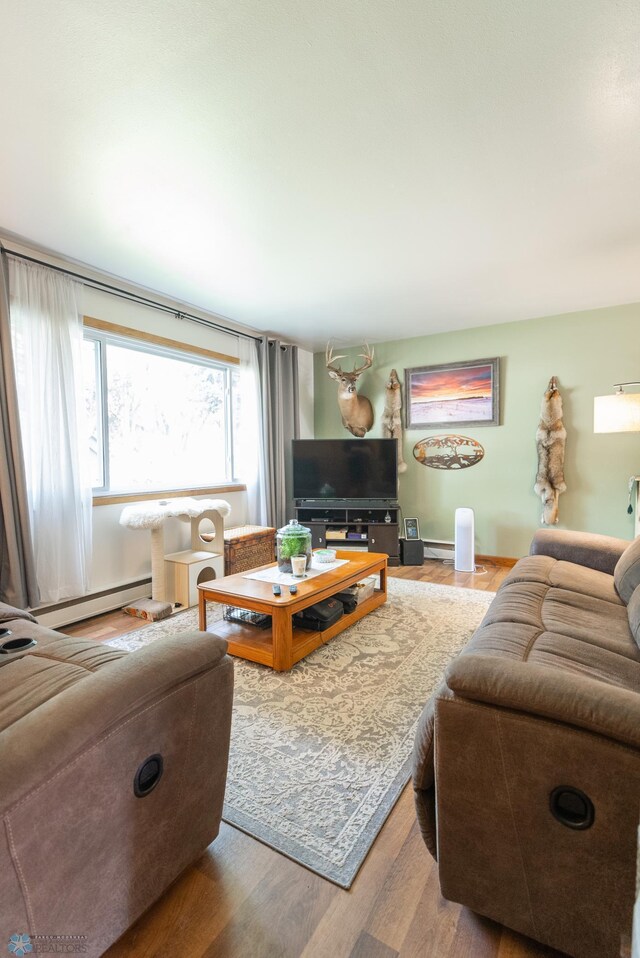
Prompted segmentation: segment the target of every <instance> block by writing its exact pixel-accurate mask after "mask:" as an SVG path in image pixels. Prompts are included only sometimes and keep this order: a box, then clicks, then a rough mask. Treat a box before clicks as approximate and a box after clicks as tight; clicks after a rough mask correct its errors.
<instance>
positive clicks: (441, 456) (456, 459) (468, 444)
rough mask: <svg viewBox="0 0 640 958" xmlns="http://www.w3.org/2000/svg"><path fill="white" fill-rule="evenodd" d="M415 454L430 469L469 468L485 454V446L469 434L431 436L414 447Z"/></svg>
mask: <svg viewBox="0 0 640 958" xmlns="http://www.w3.org/2000/svg"><path fill="white" fill-rule="evenodd" d="M413 455H414V456H415V458H416V459H417V460H418V462H421V463H422V465H423V466H429V468H430V469H468V468H469V466H475V465H476V463H478V462H480V460H481V459H482V457H483V456H484V448H483V447H482V446H481V445H480V443H479V442H477V441H476V440H475V439H469V437H468V436H429V437H428V439H420V441H419V442H417V443H416V444H415V446H414V447H413Z"/></svg>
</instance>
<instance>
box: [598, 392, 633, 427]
mask: <svg viewBox="0 0 640 958" xmlns="http://www.w3.org/2000/svg"><path fill="white" fill-rule="evenodd" d="M624 386H640V382H632V383H614V388H615V390H616V391H615V393H614V394H613V396H596V397H595V398H594V400H593V431H594V432H640V393H626V392H625V391H624V389H623V387H624Z"/></svg>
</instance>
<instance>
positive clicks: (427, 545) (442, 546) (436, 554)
mask: <svg viewBox="0 0 640 958" xmlns="http://www.w3.org/2000/svg"><path fill="white" fill-rule="evenodd" d="M423 542H424V557H425V559H453V556H454V551H455V550H454V542H453V539H451V540H449V539H424V540H423Z"/></svg>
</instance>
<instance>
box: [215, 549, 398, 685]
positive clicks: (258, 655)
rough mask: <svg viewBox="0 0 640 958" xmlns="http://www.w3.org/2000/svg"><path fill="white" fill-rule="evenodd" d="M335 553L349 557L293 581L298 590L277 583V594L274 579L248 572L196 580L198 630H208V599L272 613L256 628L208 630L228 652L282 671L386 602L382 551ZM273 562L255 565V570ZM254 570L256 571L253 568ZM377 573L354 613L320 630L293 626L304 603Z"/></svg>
mask: <svg viewBox="0 0 640 958" xmlns="http://www.w3.org/2000/svg"><path fill="white" fill-rule="evenodd" d="M336 558H338V559H347V560H348V561H347V562H346V563H345V564H344V565H341V566H338V567H337V568H336V569H328V570H327V571H326V572H323V573H322V574H321V575H317V576H314V577H313V578H311V579H300V580H298V583H297V585H298V592H297V594H296V595H291V594H290V592H289V589H288V587H287V586H284V585H283V586H282V595H281V596H275V595H274V594H273V583H271V582H262V581H260V580H259V579H247V578H246V575H247V573H246V572H245V573H239V574H238V575H228V576H225V577H224V578H222V579H214V580H212V581H211V582H202V583H200V584H199V585H198V590H199V603H198V607H199V611H200V630H201V631H202V632H205V631H206V629H207V602H222V603H223V604H224V605H233V606H236V608H239V609H247V610H249V611H251V612H262V613H265V614H266V615H270V616H271V626H270V627H269V628H264V629H260V628H258V627H256V626H253V625H245V624H244V623H237V622H227V621H226V620H225V621H222V622H216V623H215V626H214V627H213V629H212V631H215V633H216V635H220V636H221V637H222V638H224V639H226V640H227V642H228V643H229V652H230V654H231V655H237V656H238V657H239V658H242V659H249V661H250V662H259V663H260V664H261V665H268V666H270V667H271V668H272V669H275V670H276V671H278V672H286V671H287V670H288V669H290V668H291V666H292V665H294V664H295V663H296V662H299V661H300V659H303V658H304V657H305V656H307V655H309V653H310V652H313V650H314V649H317V648H318V646H320V645H323V644H324V643H325V642H328V641H329V640H330V639H332V638H333V637H334V635H338V634H339V633H340V632H342V631H343V630H344V629H346V628H348V626H350V625H353V623H354V622H357V621H358V619H361V618H362V617H363V616H365V615H366V614H367V613H368V612H372V611H373V609H377V608H378V606H380V605H382V604H383V603H384V602H386V601H387V556H386V555H384V554H382V553H378V552H353V551H349V550H342V551H339V552H338V554H337V556H336ZM270 567H275V562H273V563H270V565H264V566H260V567H259V568H260V569H268V568H270ZM253 571H255V570H253ZM376 574H378V575H379V576H380V588H379V589H376V590H375V591H374V593H373V595H372V596H370V597H369V598H368V599H364V600H363V601H362V602H361V603H360V604H359V605H358V607H357V608H356V609H355V611H354V612H350V613H345V615H343V616H342V618H341V619H339V620H338V621H337V622H335V623H334V624H333V625H331V626H329V628H328V629H325V631H324V632H313V631H311V630H310V629H301V628H299V627H298V626H297V625H294V623H293V621H292V616H293V615H294V613H296V612H300V611H301V610H302V609H306V608H307V606H309V605H313V604H314V603H315V602H319V601H320V600H321V599H328V598H329V597H330V596H332V595H335V593H336V592H341V591H342V590H343V589H346V588H347V587H348V586H350V585H355V583H356V582H359V581H360V579H364V578H366V577H367V576H369V575H376Z"/></svg>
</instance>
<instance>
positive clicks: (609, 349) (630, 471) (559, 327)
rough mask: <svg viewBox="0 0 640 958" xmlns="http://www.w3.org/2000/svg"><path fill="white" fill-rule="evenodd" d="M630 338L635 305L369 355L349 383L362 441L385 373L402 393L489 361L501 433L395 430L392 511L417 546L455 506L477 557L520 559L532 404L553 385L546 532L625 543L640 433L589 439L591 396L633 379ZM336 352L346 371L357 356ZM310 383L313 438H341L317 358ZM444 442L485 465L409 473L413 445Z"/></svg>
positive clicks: (639, 314)
mask: <svg viewBox="0 0 640 958" xmlns="http://www.w3.org/2000/svg"><path fill="white" fill-rule="evenodd" d="M639 334H640V304H633V305H629V306H616V307H610V308H607V309H598V310H591V311H588V312H581V313H570V314H567V315H563V316H548V317H545V318H543V319H532V320H528V321H526V322H517V323H507V324H502V325H499V326H484V327H481V328H479V329H470V330H463V331H460V332H452V333H442V334H438V335H434V336H422V337H417V338H414V339H404V340H397V341H393V340H390V341H389V342H385V343H380V344H378V345H376V347H375V361H374V368H373V369H371V370H369V371H368V372H366V373H364V374H363V375H362V376H361V377H360V381H359V384H360V389H359V391H361V392H362V393H363V394H364V395H366V396H368V397H369V398H370V399H371V402H372V404H373V407H374V411H375V422H374V426H373V429H372V431H371V432H370V433H369V436H370V437H371V438H374V437H376V436H381V435H382V430H381V422H380V420H381V417H382V410H383V406H384V382H385V379H386V377H387V376H388V374H389V371H390V370H391V369H392V368H394V367H395V368H396V369H397V371H398V376H399V377H400V379H401V381H403V382H404V370H405V368H411V367H414V366H428V365H431V364H436V363H445V362H456V361H460V360H468V359H483V358H486V357H491V356H499V357H500V393H501V397H500V406H501V412H500V423H501V425H500V426H475V427H469V428H460V429H457V430H456V429H450V430H445V429H425V428H419V429H411V430H406V431H405V436H404V457H405V459H406V461H407V463H408V466H409V468H408V470H407V472H406V473H405V474H404V475H403V476H401V477H400V504H401V506H402V509H403V512H404V515H405V516H418V518H419V520H420V532H421V534H422V537H423V538H424V539H426V538H434V539H452V538H453V525H454V512H455V509H456V507H458V506H470V507H471V508H472V509H474V510H475V522H476V549H477V551H478V552H479V553H487V554H489V555H499V556H520V555H523V554H524V553H526V552H527V550H528V547H529V542H530V540H531V537H532V535H533V533H534V532H535V530H536V529H537V528H538V527H539V520H540V511H541V508H540V501H539V499H538V497H537V496H536V495H535V493H534V492H533V484H534V481H535V474H536V465H537V455H536V444H535V432H536V427H537V424H538V419H539V413H540V403H541V400H542V394H543V392H544V390H545V388H546V385H547V383H548V381H549V378H550V377H551V376H552V375H555V376H557V377H558V381H559V387H560V391H561V394H562V398H563V402H564V422H565V426H566V429H567V444H566V456H565V476H566V482H567V491H566V492H565V493H564V494H563V495H562V496H561V497H560V522H559V524H558V526H557V528H567V529H581V530H585V531H590V532H600V533H605V534H609V535H615V536H622V537H624V538H631V537H632V536H633V516H629V515H627V512H626V508H627V480H628V478H629V476H631V475H635V474H636V473H638V474H640V434H638V433H627V434H625V433H617V434H611V435H595V434H594V433H593V397H594V396H597V395H604V394H606V393H609V392H612V384H613V383H617V382H625V381H630V380H634V379H640V335H639ZM339 351H340V353H344V352H346V353H347V356H348V358H347V359H345V360H343V361H342V363H341V365H342V367H343V369H351V368H353V367H352V365H349V363H350V360H355V357H356V355H357V353H358V352H360V351H361V348H360V347H359V348H357V349H356V348H354V349H350V350H344V349H340V350H339ZM314 375H315V380H314V390H315V435H316V438H318V439H322V438H346V437H347V436H348V435H349V433H348V432H347V431H346V430H345V429H344V428H343V426H342V424H341V421H340V415H339V412H338V404H337V400H336V390H337V386H336V383H335V382H334V381H333V380H331V379H330V378H329V376H328V375H327V372H326V370H325V363H324V354H321V353H318V354H316V356H315V358H314ZM636 388H638V387H636ZM446 431H450V432H456V431H457V432H460V433H461V434H463V435H468V436H471V437H472V438H474V439H477V440H478V441H479V442H480V443H482V445H483V446H484V448H485V457H484V459H483V460H482V461H481V462H480V463H479V464H478V465H476V466H472V467H471V468H468V469H463V470H461V471H454V472H446V471H442V472H441V471H439V470H435V469H428V468H426V467H425V466H422V465H420V463H418V462H417V461H416V460H415V459H414V457H413V446H414V444H415V443H416V442H417V441H418V439H422V438H424V437H425V436H428V435H435V434H437V433H443V432H446Z"/></svg>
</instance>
